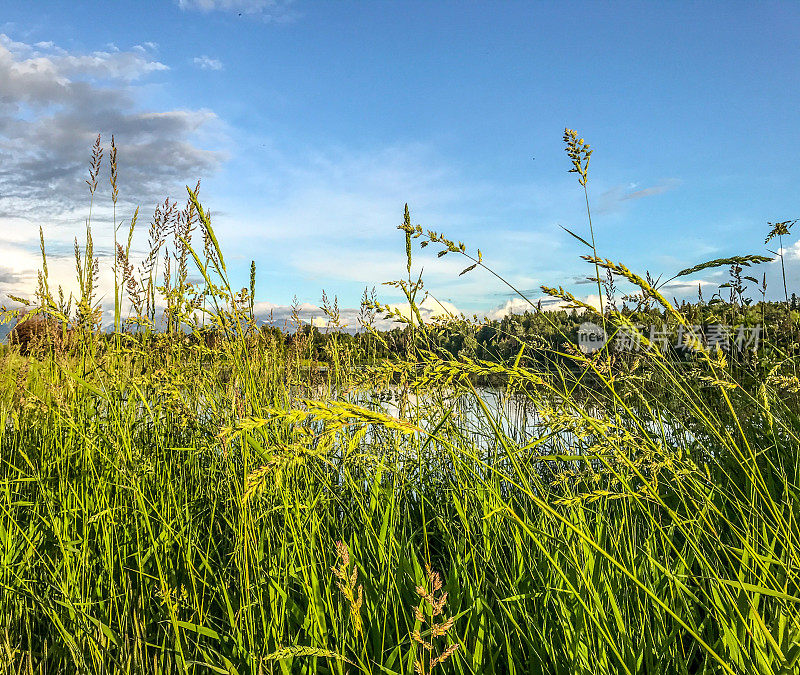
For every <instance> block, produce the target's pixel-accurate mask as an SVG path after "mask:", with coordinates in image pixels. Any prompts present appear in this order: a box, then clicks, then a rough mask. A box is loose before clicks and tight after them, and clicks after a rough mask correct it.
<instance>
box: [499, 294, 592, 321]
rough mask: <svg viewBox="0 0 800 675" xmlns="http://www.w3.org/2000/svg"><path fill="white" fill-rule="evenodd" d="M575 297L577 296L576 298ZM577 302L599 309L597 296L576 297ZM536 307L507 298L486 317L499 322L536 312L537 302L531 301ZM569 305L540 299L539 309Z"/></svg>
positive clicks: (520, 300) (552, 309)
mask: <svg viewBox="0 0 800 675" xmlns="http://www.w3.org/2000/svg"><path fill="white" fill-rule="evenodd" d="M576 297H577V296H576ZM578 299H579V300H581V301H582V302H585V303H586V304H588V305H591V306H592V307H594V308H596V309H599V308H600V301H599V299H598V296H597V295H596V294H595V295H587V296H585V297H578ZM533 302H534V304H535V305H536V306H534V307H532V306H531V304H530V303H529V302H527V301H526V300H523V299H522V298H509V299H508V300H506V302H505V303H504V304H502V305H500V306H499V307H496V308H495V309H494V310H493V311H491V312H489V313H488V314H487V315H486V318H488V319H495V320H498V321H499V320H500V319H502V318H503V317H504V316H507V315H508V314H524V313H525V312H534V311H536V309H537V307H538V304H539V302H540V301H539V300H534V301H533ZM568 304H569V303H567V302H564V301H563V300H561V299H560V298H549V297H547V298H541V307H542V309H543V310H550V311H555V310H559V309H564V308H566V307H567V305H568ZM583 311H584V310H583V309H582V308H580V309H578V310H577V312H578V313H579V314H581V313H583Z"/></svg>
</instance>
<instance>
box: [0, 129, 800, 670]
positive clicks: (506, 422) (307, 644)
mask: <svg viewBox="0 0 800 675" xmlns="http://www.w3.org/2000/svg"><path fill="white" fill-rule="evenodd" d="M98 148H99V145H98ZM95 152H97V151H95ZM115 159H116V158H115ZM98 161H99V160H98ZM94 175H95V176H96V172H95V173H94ZM582 177H583V178H584V179H585V178H586V176H585V174H582ZM582 186H583V187H584V188H585V187H586V186H585V180H584V182H582ZM91 187H92V186H91V184H90V188H91ZM115 189H116V187H115ZM93 190H94V188H92V193H93ZM586 196H587V205H588V193H586ZM165 214H167V215H166V216H165ZM182 214H183V215H180V212H178V210H177V207H175V206H174V205H171V203H169V202H167V203H166V205H165V206H164V207H163V208H162V209H161V210H160V211H159V213H158V214H157V216H156V218H154V221H153V223H152V224H151V227H150V232H149V239H150V243H151V247H152V250H151V253H150V255H149V256H148V257H147V258H146V259H145V261H143V263H142V264H141V265H140V266H139V267H138V268H137V267H136V266H135V265H134V263H133V262H132V261H131V259H130V251H131V245H130V241H131V239H130V237H132V236H133V235H132V229H131V235H130V236H129V239H128V245H127V248H125V247H123V246H122V245H121V244H119V242H118V244H119V245H118V248H117V254H118V255H117V262H118V266H119V269H120V270H121V276H122V281H121V282H120V283H119V284H118V286H117V288H118V293H117V295H118V296H119V295H121V294H122V292H123V289H124V292H125V293H127V295H128V298H129V304H130V306H131V307H132V308H133V310H132V311H133V313H132V314H131V316H129V317H128V321H127V322H126V321H125V320H124V319H123V318H122V317H121V313H120V309H119V308H120V306H121V305H120V301H119V300H118V301H117V302H116V303H115V304H116V307H117V309H116V311H115V326H118V327H120V330H118V331H116V333H115V336H114V339H113V340H107V339H100V338H98V336H97V334H96V326H97V320H96V318H95V317H96V311H97V304H96V301H95V300H93V297H94V296H93V293H94V289H95V288H96V285H94V281H93V280H94V279H95V278H96V276H95V270H96V265H95V263H94V261H93V256H92V252H91V233H90V232H89V233H88V236H87V246H86V249H85V250H84V251H83V252H80V251H77V249H76V251H77V252H76V264H77V266H78V276H79V279H82V280H83V283H82V284H81V297H80V298H77V299H76V306H77V308H78V309H77V312H78V314H77V319H76V317H75V316H73V315H71V314H70V313H69V311H68V307H67V304H66V303H65V302H64V301H63V294H62V296H61V298H60V299H59V298H58V297H56V296H55V295H54V294H52V293H51V292H50V290H49V288H48V287H47V272H46V257H45V259H44V261H43V262H44V265H45V268H44V270H43V275H42V282H41V283H40V287H39V294H38V298H37V304H35V305H32V306H31V310H32V311H33V312H35V311H39V312H41V313H45V314H47V315H49V316H50V317H54V318H55V319H59V320H61V321H64V322H65V325H66V322H69V326H70V331H71V333H70V340H68V341H67V342H66V343H64V344H68V345H69V346H68V348H65V347H64V346H63V344H61V343H59V344H58V345H53V344H51V345H50V348H44V349H42V350H40V351H39V353H38V357H37V356H22V355H21V354H20V353H19V350H18V349H16V348H9V349H6V350H5V351H4V353H3V356H2V361H0V377H2V379H3V382H4V386H3V387H2V389H1V390H0V433H1V434H2V435H1V436H0V490H2V494H1V495H0V626H2V630H0V663H2V664H4V665H3V668H4V672H8V673H47V672H87V673H95V672H113V673H116V672H192V673H210V672H218V673H241V674H244V673H253V674H255V673H270V672H274V673H311V672H320V673H327V672H330V673H345V672H350V673H352V672H367V673H414V672H416V673H420V674H423V673H424V674H427V673H438V672H441V673H446V672H452V673H564V674H567V673H569V674H573V673H592V674H593V675H594V674H598V673H630V674H633V673H645V672H646V673H687V674H688V673H794V672H798V669H799V666H798V664H800V611H798V609H799V606H798V603H800V588H798V571H799V570H800V541H798V525H797V518H798V515H799V514H798V502H797V484H798V466H797V457H798V448H800V443H799V442H798V432H799V431H800V418H799V417H798V405H797V396H796V395H795V394H792V393H790V392H787V391H786V390H785V389H781V386H780V384H778V385H776V384H775V383H776V382H778V383H784V384H785V380H775V379H771V380H770V379H768V378H766V377H765V376H764V375H763V374H762V370H763V364H761V365H759V364H758V363H755V364H752V363H751V364H750V365H752V368H751V369H750V370H749V371H745V370H744V366H746V365H747V364H743V365H742V364H740V365H742V367H741V368H738V369H733V368H731V367H730V364H729V363H728V362H727V361H726V358H725V357H724V355H723V354H722V353H720V352H710V351H709V350H707V349H704V348H702V346H701V345H697V350H696V351H695V352H694V357H693V359H691V360H690V361H689V362H688V363H686V364H684V365H677V364H676V363H675V362H673V361H671V360H669V359H668V358H667V357H665V356H664V355H662V354H661V353H660V352H658V351H656V350H651V351H645V352H642V353H641V354H639V355H637V357H636V358H635V359H633V360H625V359H617V358H615V357H614V356H613V355H612V354H610V353H609V352H608V351H604V352H599V353H597V354H595V355H590V356H586V355H583V354H581V353H580V352H579V351H578V350H577V349H576V348H574V346H570V345H569V344H566V345H565V347H564V348H563V350H558V351H557V352H556V351H553V352H551V356H552V360H551V363H550V364H549V365H545V366H542V365H536V363H539V362H538V361H537V362H532V361H530V362H529V361H527V360H526V359H525V357H524V349H520V353H519V355H518V356H517V358H516V360H514V361H513V362H509V363H507V364H498V363H488V362H483V361H478V360H475V359H469V358H467V357H464V358H459V359H455V358H453V357H450V356H446V355H443V354H442V353H440V352H438V351H437V350H436V349H435V348H431V341H430V340H428V339H427V337H428V335H427V333H428V331H430V330H431V328H430V327H426V326H425V325H424V324H422V323H421V322H420V321H416V322H413V326H414V330H415V333H416V337H415V342H414V343H413V344H412V345H411V347H410V349H409V351H408V352H407V354H406V355H405V356H403V358H401V359H398V360H395V361H393V362H383V363H375V364H373V365H370V366H368V367H361V366H356V365H355V362H356V361H357V360H358V359H357V358H356V357H357V356H358V355H354V354H351V353H348V352H347V351H346V350H344V349H343V350H342V351H341V352H340V351H337V349H336V343H335V342H334V349H333V350H332V354H333V357H332V358H331V360H330V364H331V365H330V368H329V369H328V370H327V371H326V372H325V373H323V374H319V373H317V374H316V375H315V374H314V372H313V369H312V368H309V359H308V358H307V355H306V352H305V349H306V345H304V343H303V341H302V339H300V338H298V339H297V340H296V341H295V342H294V343H293V345H292V347H291V348H287V347H286V346H285V344H284V343H283V342H282V341H280V342H279V341H275V340H273V339H271V338H270V336H269V334H267V333H265V332H263V331H259V330H257V327H256V326H255V322H254V316H253V313H252V296H253V291H254V287H255V272H254V271H253V273H252V276H251V288H252V289H253V291H251V292H249V293H248V289H245V291H234V290H233V289H232V287H231V284H230V282H229V281H228V274H227V269H226V265H225V260H224V257H223V255H222V251H221V250H220V247H219V243H218V242H217V239H216V237H215V235H214V232H213V229H212V226H211V222H210V217H209V215H208V212H207V211H206V210H205V209H204V208H203V206H202V205H201V203H200V201H199V199H198V196H197V190H196V189H195V190H190V191H189V200H188V203H187V207H186V209H185V210H184V211H183V212H182ZM195 228H199V230H200V232H201V234H202V235H203V242H204V245H203V248H202V249H196V248H195V247H194V246H193V244H192V241H191V233H192V231H193V229H195ZM401 229H402V230H403V231H404V234H405V237H406V246H407V258H408V261H407V262H408V265H407V270H406V272H407V274H406V277H405V279H403V280H401V281H398V282H397V284H396V285H397V286H398V287H399V288H400V289H401V290H402V291H403V292H404V293H405V294H406V298H407V300H408V302H409V305H410V307H411V311H410V313H409V314H410V316H412V317H413V316H416V317H419V314H418V313H416V312H415V311H414V310H415V308H416V307H418V305H419V297H421V294H423V293H424V290H423V288H422V285H421V282H420V279H419V277H418V276H417V277H415V275H414V273H413V260H412V244H413V241H414V240H415V239H419V238H422V239H423V241H427V242H428V243H433V244H443V245H444V248H445V249H446V250H448V251H450V252H451V253H454V254H465V255H466V254H468V253H467V250H466V247H465V246H464V245H463V244H461V243H458V244H456V243H455V242H452V241H450V240H448V239H447V238H446V237H444V235H439V234H437V233H430V232H429V233H427V235H426V234H425V232H424V231H423V230H422V229H421V228H418V227H415V226H412V224H411V219H410V214H408V212H406V216H405V218H404V224H403V225H402V226H401ZM170 235H172V242H173V248H172V249H170V250H169V251H168V252H167V256H166V258H164V263H163V266H162V268H161V272H162V273H164V274H165V275H166V276H165V280H164V283H163V284H162V285H160V286H159V285H158V283H157V281H156V278H157V277H156V275H157V266H158V264H159V261H160V260H161V257H160V256H161V253H160V251H163V249H162V247H163V246H165V241H166V240H167V238H168V236H170ZM593 242H594V240H593V234H592V244H593ZM587 245H591V244H589V242H587ZM42 248H43V254H44V243H43V245H42ZM153 251H155V252H153ZM473 260H474V261H475V263H474V264H475V265H476V266H477V265H480V266H484V263H483V258H482V255H481V254H480V252H479V253H478V254H477V256H475V257H473ZM588 261H589V262H590V264H591V265H593V266H595V269H596V272H597V276H598V279H599V277H600V270H601V269H606V270H610V272H611V273H612V274H613V275H616V276H619V277H622V278H625V279H627V280H628V281H629V282H631V283H633V284H635V285H636V286H638V288H639V290H640V293H641V295H642V297H643V298H647V299H648V301H650V302H653V303H657V304H659V305H660V306H661V308H662V310H664V311H666V314H667V315H668V316H669V317H670V320H671V321H672V322H673V324H676V325H677V324H681V322H684V323H685V322H686V317H685V316H683V315H682V314H681V313H680V312H678V311H677V310H676V309H675V308H674V307H672V305H670V303H668V302H667V300H666V299H665V298H664V297H663V295H662V294H661V292H660V291H659V290H658V288H656V287H655V285H654V284H651V283H650V282H649V281H648V280H647V279H646V278H642V277H640V276H638V275H636V274H634V273H633V272H631V271H630V270H629V269H628V268H627V267H625V266H623V265H621V264H618V263H614V262H612V261H608V260H604V259H602V258H600V257H599V256H597V255H596V251H594V250H593V251H592V254H591V255H590V256H588ZM715 262H720V261H715ZM723 262H724V261H723ZM192 263H193V264H194V266H195V267H196V269H197V271H198V272H199V274H200V276H201V277H202V283H201V284H199V285H192V284H191V283H190V282H189V281H188V272H187V270H188V266H189V265H190V264H192ZM720 264H721V263H720ZM699 268H702V266H698V269H699ZM695 271H696V270H695ZM685 272H687V273H688V272H692V270H688V271H685ZM415 278H416V279H417V280H416V281H415ZM551 290H552V291H553V293H556V294H558V295H560V296H561V297H562V298H563V299H565V300H569V301H572V302H575V303H578V304H579V301H577V300H576V299H575V298H573V297H572V296H569V294H567V293H565V292H564V291H563V290H560V289H551ZM159 294H160V295H159ZM159 297H160V298H161V302H162V306H163V307H165V308H166V310H167V317H168V322H169V323H168V326H167V330H166V331H157V330H155V328H156V325H155V319H156V316H157V314H156V310H157V308H158V306H159V305H158V303H157V302H156V300H157V299H158V298H159ZM366 304H367V305H369V307H368V309H370V308H371V310H370V311H374V309H375V308H376V307H377V305H376V303H375V302H374V301H371V302H368V303H366ZM384 309H385V308H384ZM605 309H606V311H605V312H604V313H603V317H602V318H603V320H604V321H605V322H606V323H607V324H608V327H609V330H610V331H611V330H613V329H614V328H619V327H624V326H625V325H626V317H625V316H624V315H622V314H621V313H620V312H616V311H615V310H613V309H612V308H609V307H606V308H605ZM328 310H329V312H330V315H331V316H335V315H336V313H337V312H338V308H336V307H335V306H334V305H331V304H328ZM585 311H586V312H588V313H591V312H594V311H595V310H594V308H592V307H591V306H585ZM398 318H402V317H398ZM598 318H599V317H598ZM126 324H127V326H128V327H129V328H130V327H131V326H137V327H139V330H137V331H131V330H128V332H125V331H123V330H121V328H122V327H123V326H124V325H126ZM204 326H213V327H215V328H216V331H215V332H214V334H213V335H214V338H213V340H208V339H207V333H205V332H204ZM375 339H381V338H380V335H379V334H377V333H376V335H375ZM45 347H46V345H45ZM753 359H756V356H753ZM753 359H751V361H752V360H753ZM790 361H791V359H790ZM489 376H491V377H493V378H495V379H500V380H501V381H502V382H503V387H502V388H500V389H497V390H494V391H493V392H487V391H485V390H482V389H480V388H478V387H476V385H475V382H476V381H477V380H478V378H481V377H489ZM753 382H755V385H754V384H753ZM386 390H389V391H390V392H391V393H392V395H393V398H392V400H391V402H390V403H386V402H385V401H384V400H383V398H384V397H377V396H373V395H372V394H374V393H376V392H381V391H386Z"/></svg>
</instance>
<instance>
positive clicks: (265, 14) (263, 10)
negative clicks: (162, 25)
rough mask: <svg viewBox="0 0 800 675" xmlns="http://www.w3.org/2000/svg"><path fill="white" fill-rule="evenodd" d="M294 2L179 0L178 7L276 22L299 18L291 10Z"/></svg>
mask: <svg viewBox="0 0 800 675" xmlns="http://www.w3.org/2000/svg"><path fill="white" fill-rule="evenodd" d="M292 4H294V0H178V7H180V8H181V9H183V10H194V11H199V12H206V13H207V12H215V11H218V12H236V13H237V14H245V15H252V16H258V17H260V18H262V19H264V20H265V21H275V22H288V21H293V20H294V19H296V18H297V14H296V13H295V12H293V11H292V10H291V6H292Z"/></svg>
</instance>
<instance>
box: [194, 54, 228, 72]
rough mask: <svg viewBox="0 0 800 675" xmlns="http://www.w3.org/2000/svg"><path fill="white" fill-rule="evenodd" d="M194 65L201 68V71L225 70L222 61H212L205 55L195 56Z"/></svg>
mask: <svg viewBox="0 0 800 675" xmlns="http://www.w3.org/2000/svg"><path fill="white" fill-rule="evenodd" d="M193 63H194V65H196V66H197V67H198V68H200V70H222V68H223V65H222V61H220V60H219V59H212V58H211V57H210V56H206V55H205V54H203V55H202V56H195V57H194V59H193Z"/></svg>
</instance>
